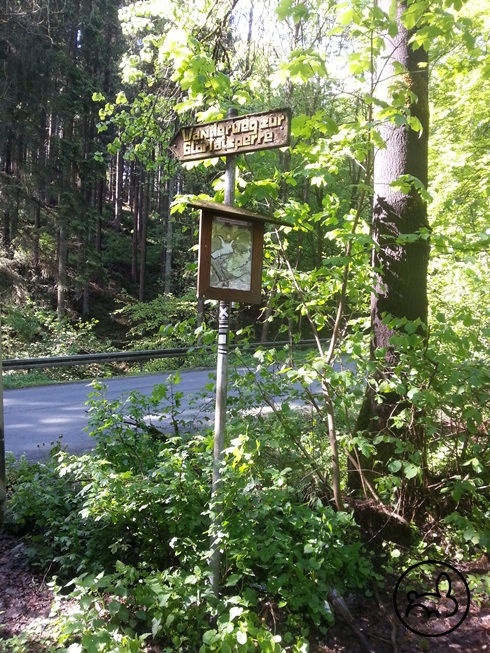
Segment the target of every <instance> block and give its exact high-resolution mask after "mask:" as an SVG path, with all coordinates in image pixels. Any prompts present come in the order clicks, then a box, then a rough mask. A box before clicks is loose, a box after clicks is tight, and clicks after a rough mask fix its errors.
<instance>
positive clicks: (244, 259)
mask: <svg viewBox="0 0 490 653" xmlns="http://www.w3.org/2000/svg"><path fill="white" fill-rule="evenodd" d="M252 246H253V226H252V223H249V222H242V221H240V220H230V219H228V218H222V217H217V216H215V217H214V219H213V226H212V229H211V274H210V285H211V286H212V287H213V288H230V289H232V290H245V291H250V289H251V285H252Z"/></svg>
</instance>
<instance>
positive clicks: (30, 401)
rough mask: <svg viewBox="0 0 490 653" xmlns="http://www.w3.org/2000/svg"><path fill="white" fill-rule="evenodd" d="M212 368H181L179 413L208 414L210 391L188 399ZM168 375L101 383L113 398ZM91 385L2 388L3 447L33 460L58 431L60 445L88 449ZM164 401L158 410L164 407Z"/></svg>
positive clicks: (198, 390)
mask: <svg viewBox="0 0 490 653" xmlns="http://www.w3.org/2000/svg"><path fill="white" fill-rule="evenodd" d="M210 374H211V372H210V371H209V370H189V371H184V372H181V373H180V376H181V382H180V383H179V385H178V387H177V388H176V389H177V390H178V391H181V392H183V393H184V401H183V410H184V415H183V417H187V418H189V419H190V418H192V417H193V415H194V414H197V413H201V414H202V413H203V412H204V413H206V414H207V416H208V417H209V416H211V417H212V411H214V404H213V396H212V392H211V393H208V395H209V397H208V399H207V401H206V400H205V399H203V400H201V402H200V405H199V407H198V408H197V407H196V408H193V407H191V406H190V403H189V402H190V401H191V400H192V399H193V398H194V399H197V397H198V396H199V395H200V393H201V392H202V391H203V389H204V388H205V386H206V384H208V383H209V382H210V377H209V375H210ZM168 376H169V375H168V374H167V373H165V374H158V375H157V374H155V375H150V376H139V377H124V378H118V379H104V380H103V381H102V383H104V384H105V385H107V392H106V394H105V396H106V397H107V399H109V400H112V399H116V398H117V397H120V396H127V395H128V394H129V393H130V392H132V391H135V390H137V391H138V392H141V393H142V394H145V395H150V394H151V392H152V390H153V387H154V386H155V385H156V384H158V383H163V382H165V380H166V379H167V378H168ZM93 391H94V388H93V387H92V386H91V385H90V382H89V381H83V382H78V383H66V384H59V385H58V384H56V385H46V386H37V387H32V388H22V389H18V390H4V418H5V450H6V451H9V452H12V453H13V454H14V455H15V456H16V457H18V456H21V455H22V454H25V456H26V457H27V458H28V459H30V460H37V459H40V458H43V457H45V456H46V455H47V454H48V453H49V450H50V449H51V447H52V446H53V445H54V444H56V442H57V441H58V438H59V437H60V436H63V437H62V440H61V442H62V445H63V447H64V448H66V449H67V450H68V451H70V452H72V453H81V452H83V451H87V450H89V449H92V448H93V446H94V439H93V438H92V437H91V436H90V435H89V434H88V433H87V432H86V431H85V430H84V429H85V428H86V427H87V423H88V413H87V406H86V405H85V404H86V401H87V399H88V395H89V394H90V393H92V392H93ZM164 403H165V402H163V405H162V411H165V405H164ZM167 405H168V403H167ZM201 417H202V415H201Z"/></svg>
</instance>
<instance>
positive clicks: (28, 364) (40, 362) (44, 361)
mask: <svg viewBox="0 0 490 653" xmlns="http://www.w3.org/2000/svg"><path fill="white" fill-rule="evenodd" d="M289 344H291V343H290V342H289V341H288V340H280V341H276V342H254V343H244V344H242V345H234V344H231V345H230V349H231V348H232V347H233V346H239V347H240V348H241V349H245V350H247V349H258V348H259V347H265V348H271V347H284V346H286V345H289ZM313 344H315V341H314V340H300V341H299V342H297V343H294V346H295V347H307V346H310V345H313ZM215 350H216V346H212V345H207V346H196V347H177V348H175V349H142V350H136V351H111V352H106V353H97V354H72V355H70V356H45V357H41V358H7V359H5V360H4V361H3V362H2V367H3V369H4V370H26V369H27V370H30V369H35V368H46V367H70V366H72V365H93V364H97V363H98V364H100V365H102V364H104V363H117V362H122V361H123V362H143V361H149V360H155V359H157V358H179V357H181V356H188V355H189V354H190V353H192V352H194V351H209V352H212V351H215Z"/></svg>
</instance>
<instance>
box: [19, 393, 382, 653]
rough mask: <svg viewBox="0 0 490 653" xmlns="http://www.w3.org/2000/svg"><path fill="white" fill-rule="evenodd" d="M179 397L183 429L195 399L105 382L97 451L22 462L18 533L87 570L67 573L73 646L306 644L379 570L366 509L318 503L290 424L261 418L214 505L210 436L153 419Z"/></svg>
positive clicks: (46, 555) (38, 549)
mask: <svg viewBox="0 0 490 653" xmlns="http://www.w3.org/2000/svg"><path fill="white" fill-rule="evenodd" d="M170 392H172V393H173V398H174V402H173V409H172V410H173V411H174V418H175V419H174V427H175V425H176V424H177V422H178V412H179V401H180V398H181V395H180V394H179V392H178V390H176V389H175V388H174V387H173V386H172V385H170V386H156V387H155V389H154V392H153V395H152V397H151V398H149V399H144V398H143V397H141V396H139V395H132V396H131V397H129V398H128V399H127V400H122V399H120V400H117V401H115V402H109V401H108V400H106V399H105V398H104V397H103V396H101V395H100V389H99V390H98V391H97V392H96V394H95V395H94V397H93V398H92V399H91V402H90V420H91V427H90V428H91V431H92V433H93V435H94V437H95V439H96V448H95V452H94V454H93V455H92V456H83V457H75V456H69V455H67V454H64V453H62V452H59V453H55V454H53V456H52V458H51V459H50V461H49V462H48V463H46V465H28V464H27V463H26V462H25V461H23V462H21V463H19V464H16V463H13V462H12V461H10V462H9V496H10V499H9V508H8V516H9V517H8V524H9V525H10V528H11V529H14V528H15V529H17V530H18V531H21V530H22V532H24V533H25V534H26V536H28V537H29V546H30V547H31V549H32V552H33V556H35V557H36V560H37V563H38V564H41V565H46V564H49V565H52V564H56V568H57V569H58V574H59V577H60V579H61V578H64V579H66V578H67V576H68V577H69V575H70V574H76V578H75V579H74V580H73V581H71V582H70V583H69V584H68V585H66V583H61V584H60V581H58V588H59V591H60V592H61V593H60V601H62V600H63V599H62V594H66V593H67V592H68V591H70V592H71V594H70V596H72V597H74V598H76V599H77V601H78V603H79V606H80V611H78V612H77V611H75V612H72V614H71V615H70V617H68V618H65V619H63V620H62V621H61V622H60V625H59V628H60V630H59V644H60V646H64V647H67V646H70V645H71V646H73V647H74V648H73V649H70V650H81V651H90V650H92V649H94V650H95V647H99V648H98V649H97V650H107V651H109V650H120V651H132V650H140V649H141V647H143V642H144V641H145V639H147V638H148V637H153V638H156V640H157V641H159V642H161V645H162V646H163V647H164V650H182V651H185V650H199V649H200V650H202V651H208V650H209V651H213V650H216V651H218V650H243V651H247V650H254V647H257V646H260V647H262V648H261V650H265V651H281V650H284V646H292V647H294V646H296V644H295V642H301V641H303V642H304V641H306V639H305V638H307V635H308V631H309V630H310V629H311V628H313V627H315V628H325V627H327V626H328V624H329V623H330V619H331V617H330V616H329V613H328V611H327V612H326V611H325V607H324V602H325V597H326V593H327V592H328V590H329V588H331V587H341V586H342V587H346V588H347V587H359V586H360V585H363V584H365V583H366V582H367V581H368V580H369V579H370V578H371V573H372V572H371V568H370V565H369V563H368V561H367V560H366V558H365V554H364V552H363V549H362V547H361V545H360V542H359V532H358V529H357V527H356V525H355V523H354V522H353V520H352V517H351V516H350V515H349V514H347V513H343V512H341V513H336V512H334V511H333V509H332V508H330V507H329V506H328V505H324V504H323V503H322V502H321V501H320V499H319V498H316V499H315V498H314V497H313V496H310V497H309V500H308V499H305V496H304V494H303V493H302V492H300V491H298V487H297V484H296V479H297V478H298V475H300V474H304V473H305V471H306V470H305V469H304V465H303V463H302V460H301V457H300V456H299V452H298V448H297V446H295V445H294V444H291V443H290V441H289V436H288V434H287V433H286V431H285V429H284V427H281V422H276V423H275V424H274V423H273V422H271V425H270V429H269V428H265V429H264V428H263V425H261V424H257V422H256V421H255V420H253V419H250V420H246V421H245V422H243V421H241V420H239V421H237V422H236V423H235V424H233V425H232V427H231V428H232V432H234V433H235V435H233V436H232V440H231V441H230V442H229V448H228V449H227V452H226V456H225V461H224V469H223V473H224V483H223V490H222V491H221V492H220V494H219V498H218V502H217V503H215V504H214V505H212V506H210V505H209V501H210V485H211V468H212V460H211V458H212V457H211V449H212V443H211V441H210V440H211V439H210V434H205V435H197V436H195V435H192V434H188V435H186V434H185V432H184V431H182V432H181V433H180V435H177V434H176V432H175V431H174V432H173V433H172V432H170V431H169V430H167V429H163V428H159V427H158V422H156V423H153V422H152V423H148V421H145V418H146V417H147V416H148V415H149V414H155V413H156V411H157V410H158V404H159V402H160V401H161V400H162V399H163V397H164V396H165V395H167V394H168V393H170ZM247 423H248V427H247V426H246V424H247ZM179 426H182V427H183V426H184V425H183V424H182V422H181V421H180V422H179ZM244 428H245V429H246V430H247V429H248V432H247V433H245V432H244V431H243V429H244ZM269 432H273V433H274V439H273V440H271V439H270V436H269ZM271 461H275V466H272V465H271ZM286 461H288V462H291V463H292V464H293V466H294V471H293V469H292V468H291V467H285V466H284V465H285V463H286ZM306 473H307V472H306ZM40 487H42V492H40V491H39V488H40ZM312 492H314V491H313V490H312ZM210 510H211V511H216V510H219V511H220V530H219V533H217V536H218V537H219V539H220V546H221V547H222V549H223V552H224V553H223V556H224V557H223V592H222V595H220V597H219V599H217V598H216V597H214V595H212V592H211V585H210V582H209V575H210V572H209V568H208V556H209V542H210V536H211V533H210V532H209V529H210ZM276 612H277V613H278V614H280V615H281V618H280V627H279V625H278V626H277V629H275V628H274V624H273V616H274V614H275V613H276ZM264 617H265V618H264ZM237 646H240V647H241V648H239V649H236V647H237ZM77 647H80V648H77ZM138 647H140V649H138ZM293 650H298V651H299V650H300V645H299V644H298V648H297V649H294V648H293Z"/></svg>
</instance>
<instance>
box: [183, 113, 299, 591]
mask: <svg viewBox="0 0 490 653" xmlns="http://www.w3.org/2000/svg"><path fill="white" fill-rule="evenodd" d="M290 135H291V110H290V109H275V110H272V111H266V112H262V113H254V114H248V115H246V116H237V115H236V112H235V111H234V110H233V109H232V110H230V111H229V112H228V118H227V119H226V120H218V121H216V122H213V123H207V124H203V125H192V126H190V127H183V128H182V129H181V130H180V131H179V132H178V133H177V134H176V135H175V137H174V139H173V140H172V142H171V144H170V148H171V150H172V152H173V153H174V155H175V156H176V157H177V158H178V159H179V160H180V161H182V162H186V161H194V160H199V159H207V158H213V157H220V156H225V157H226V172H225V203H224V204H218V203H216V202H208V201H201V200H196V201H194V202H190V203H189V204H190V206H193V207H195V208H198V209H200V210H201V221H200V229H199V267H198V284H197V294H198V296H199V297H201V298H205V299H218V300H220V304H219V316H218V357H217V363H216V404H215V420H214V453H213V480H212V489H211V515H212V524H211V532H212V533H213V535H212V538H211V555H210V567H211V574H212V586H213V590H214V592H215V594H216V595H218V594H219V586H220V557H221V554H220V541H219V531H220V523H221V517H220V508H219V494H220V492H219V490H220V483H221V462H222V459H223V451H224V436H225V421H226V402H227V378H228V336H229V315H230V308H231V302H234V301H236V302H245V303H251V304H259V303H260V301H261V282H262V258H263V256H262V252H263V240H264V223H265V222H270V223H274V224H285V223H284V222H281V221H279V220H275V219H274V218H270V217H265V216H261V215H258V214H256V213H252V212H251V211H246V210H245V209H241V208H237V207H235V206H234V204H235V174H236V156H237V155H238V154H242V153H245V152H253V151H256V150H266V149H271V148H275V147H285V146H287V145H289V141H290Z"/></svg>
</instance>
